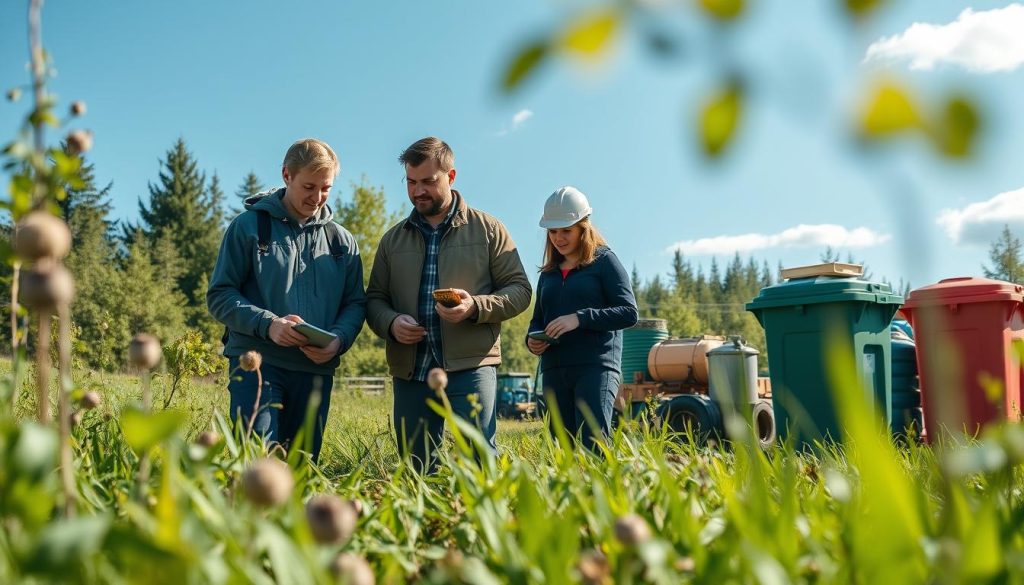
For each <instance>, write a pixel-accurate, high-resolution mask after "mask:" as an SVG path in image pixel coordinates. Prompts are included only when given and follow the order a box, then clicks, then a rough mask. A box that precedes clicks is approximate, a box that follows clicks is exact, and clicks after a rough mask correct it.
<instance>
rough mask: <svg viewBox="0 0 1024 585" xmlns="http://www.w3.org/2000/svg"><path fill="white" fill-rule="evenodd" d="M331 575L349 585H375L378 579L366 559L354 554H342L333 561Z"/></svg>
mask: <svg viewBox="0 0 1024 585" xmlns="http://www.w3.org/2000/svg"><path fill="white" fill-rule="evenodd" d="M330 569H331V574H332V575H334V576H335V577H337V578H338V581H339V582H341V583H346V584H347V585H373V584H374V583H375V582H376V577H374V575H373V569H371V568H370V564H369V563H367V562H366V559H364V558H362V557H358V556H356V555H354V554H352V553H340V554H338V556H336V557H334V560H333V561H331V567H330Z"/></svg>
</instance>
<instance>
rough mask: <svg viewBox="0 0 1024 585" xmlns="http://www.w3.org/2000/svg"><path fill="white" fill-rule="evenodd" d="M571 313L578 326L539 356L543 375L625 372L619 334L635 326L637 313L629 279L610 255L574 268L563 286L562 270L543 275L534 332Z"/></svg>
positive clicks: (601, 252)
mask: <svg viewBox="0 0 1024 585" xmlns="http://www.w3.org/2000/svg"><path fill="white" fill-rule="evenodd" d="M570 313H576V316H577V317H579V320H580V326H579V328H578V329H576V330H574V331H570V332H568V333H564V334H562V336H561V337H559V342H560V343H558V344H557V345H551V346H549V347H548V349H547V350H546V351H545V352H544V353H542V354H541V356H540V369H541V371H542V372H544V371H547V370H549V369H551V368H558V367H564V366H600V367H605V368H609V369H612V370H615V371H616V372H621V371H622V331H621V330H622V329H626V328H628V327H632V326H633V325H635V324H636V321H637V316H638V313H637V308H636V298H634V297H633V287H632V286H631V285H630V282H629V275H628V274H626V270H625V269H624V268H623V267H622V263H620V262H619V259H618V257H616V256H615V253H614V252H612V251H611V250H610V249H608V248H606V247H603V246H602V247H600V248H598V249H597V253H596V258H595V259H594V262H592V263H591V264H589V265H587V266H583V267H578V268H573V269H572V270H571V271H570V272H569V274H568V276H566V277H565V279H564V280H563V279H562V273H561V271H560V270H557V269H556V270H549V271H547V272H541V274H540V278H539V279H538V280H537V302H536V304H535V305H534V306H533V319H531V320H530V331H540V330H543V329H544V328H545V327H547V325H548V323H550V322H552V321H554V320H555V319H557V318H558V317H561V316H563V315H568V314H570Z"/></svg>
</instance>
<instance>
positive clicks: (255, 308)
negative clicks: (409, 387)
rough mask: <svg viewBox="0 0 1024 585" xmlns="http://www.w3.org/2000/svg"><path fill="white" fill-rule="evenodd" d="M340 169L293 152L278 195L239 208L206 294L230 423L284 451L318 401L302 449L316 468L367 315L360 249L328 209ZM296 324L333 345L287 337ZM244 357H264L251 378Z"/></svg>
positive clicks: (318, 149)
mask: <svg viewBox="0 0 1024 585" xmlns="http://www.w3.org/2000/svg"><path fill="white" fill-rule="evenodd" d="M339 168H340V165H339V163H338V157H337V155H335V154H334V151H333V150H331V147H330V146H328V145H327V144H326V143H324V142H321V141H319V140H315V139H305V140H300V141H298V142H296V143H295V144H293V145H292V146H291V148H289V149H288V152H287V153H286V154H285V158H284V163H283V165H282V169H281V176H282V178H283V179H284V183H285V187H283V188H281V189H277V190H276V191H272V192H270V193H267V194H262V195H259V196H256V197H252V198H250V199H248V200H246V210H245V211H244V212H243V213H242V214H241V215H239V216H238V217H236V218H235V219H234V221H232V222H231V225H229V226H228V229H227V231H226V232H225V234H224V241H223V242H222V243H221V248H220V255H219V256H218V257H217V265H216V267H215V268H214V271H213V276H212V278H211V280H210V287H209V289H208V291H207V293H206V303H207V306H208V307H209V310H210V314H211V315H213V317H214V318H215V319H217V320H218V321H220V322H221V323H224V325H225V326H226V328H227V333H226V339H225V342H224V355H225V356H226V357H227V358H228V360H229V367H230V371H231V380H230V382H229V383H228V390H229V392H230V394H231V418H232V421H234V422H236V423H237V420H238V419H239V418H240V419H241V421H242V424H244V425H246V427H249V426H251V427H252V428H253V429H254V430H255V431H256V432H258V433H260V434H261V435H262V436H263V437H264V438H265V439H266V440H267V441H271V442H276V443H279V444H281V445H283V446H285V447H286V448H287V447H288V446H289V445H290V443H291V442H292V441H293V440H294V439H295V436H296V434H297V433H298V431H299V429H300V428H302V426H303V424H304V422H305V417H306V412H307V410H308V408H309V402H310V400H311V399H313V397H314V396H316V397H317V398H316V399H317V400H319V406H318V407H317V412H316V419H315V421H314V422H313V426H312V431H313V432H312V436H311V437H310V436H307V441H309V442H308V443H307V444H306V445H304V446H308V448H309V451H310V453H311V455H312V457H313V459H314V460H316V459H317V457H319V454H320V446H321V443H322V441H323V429H324V425H325V424H326V421H327V412H328V409H329V408H330V399H331V386H332V382H333V379H334V370H335V369H336V368H337V367H338V364H339V363H340V359H341V358H340V356H341V354H343V353H344V352H346V351H347V350H348V349H349V348H350V347H352V343H353V342H354V341H355V339H356V336H357V335H358V334H359V331H360V329H361V328H362V325H363V319H364V317H365V315H366V294H365V292H364V288H363V267H362V261H361V260H360V257H359V246H358V245H357V243H356V240H355V238H354V237H353V236H352V234H351V233H349V231H348V230H346V229H345V228H343V227H341V226H340V225H338V224H337V223H335V222H334V221H333V217H334V213H333V212H332V211H331V208H330V207H329V206H327V198H328V195H329V194H330V190H331V187H332V186H333V184H334V178H335V176H336V175H337V174H338V170H339ZM298 323H308V324H310V325H314V326H316V327H319V328H321V329H324V330H327V331H329V332H331V333H333V334H334V335H335V336H336V337H334V339H333V340H332V341H330V343H328V344H326V345H325V346H324V347H318V346H316V345H314V344H312V343H310V340H309V339H308V338H307V337H306V336H305V335H303V334H301V333H299V332H298V331H297V330H296V329H295V328H294V327H295V325H296V324H298ZM250 350H255V351H258V352H259V353H260V354H262V356H263V360H262V363H263V366H262V368H261V369H260V371H259V372H255V371H252V372H250V371H243V370H240V369H239V357H240V356H241V355H242V354H243V353H245V352H247V351H250ZM260 377H262V381H263V384H262V388H260V387H259V383H258V380H259V379H260ZM257 402H258V406H257ZM271 404H281V405H282V407H283V408H282V409H281V410H280V412H279V411H278V409H277V408H275V407H271V406H270V405H271Z"/></svg>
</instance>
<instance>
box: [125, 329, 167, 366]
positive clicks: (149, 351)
mask: <svg viewBox="0 0 1024 585" xmlns="http://www.w3.org/2000/svg"><path fill="white" fill-rule="evenodd" d="M162 357H163V354H162V353H161V351H160V340H158V339H157V338H156V337H153V336H152V335H150V334H148V333H139V334H138V335H136V336H135V337H133V338H132V341H131V343H129V344H128V362H129V363H131V365H133V366H135V367H137V368H141V369H143V370H152V369H153V368H155V367H156V366H157V364H159V363H160V359H161V358H162Z"/></svg>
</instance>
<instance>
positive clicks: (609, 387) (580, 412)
mask: <svg viewBox="0 0 1024 585" xmlns="http://www.w3.org/2000/svg"><path fill="white" fill-rule="evenodd" d="M618 392H619V373H618V372H616V371H614V370H609V369H608V368H604V367H601V366H567V367H561V368H551V369H548V370H545V371H544V396H545V399H546V400H547V401H548V404H552V403H554V404H555V405H556V406H557V407H558V414H559V416H561V417H562V424H564V425H565V428H566V430H567V431H568V432H569V435H570V436H573V437H575V435H577V434H578V435H579V437H580V440H582V441H583V444H584V445H585V446H587V447H591V448H592V447H594V442H595V441H597V440H599V439H600V438H603V437H606V436H608V433H610V432H611V428H612V410H613V408H614V405H615V396H616V394H618ZM588 415H590V416H593V417H594V419H595V422H596V423H597V428H596V429H594V428H593V427H592V426H591V425H590V424H589V423H588V422H587V416H588ZM551 424H552V425H553V424H554V420H552V421H551ZM550 430H551V434H552V436H554V433H555V429H554V426H552V427H551V429H550ZM595 430H596V431H597V432H596V433H595Z"/></svg>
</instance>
